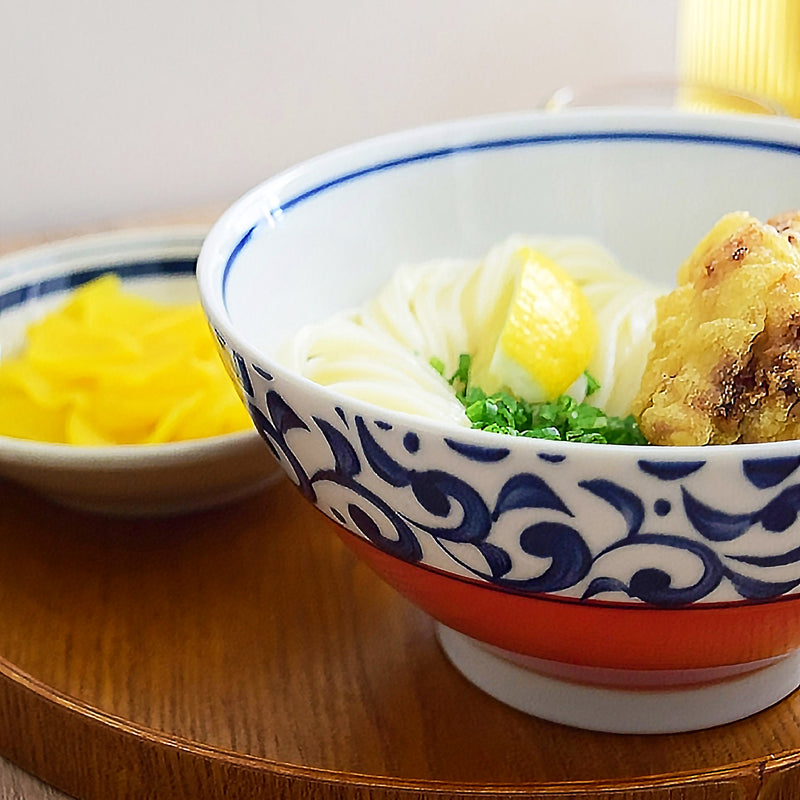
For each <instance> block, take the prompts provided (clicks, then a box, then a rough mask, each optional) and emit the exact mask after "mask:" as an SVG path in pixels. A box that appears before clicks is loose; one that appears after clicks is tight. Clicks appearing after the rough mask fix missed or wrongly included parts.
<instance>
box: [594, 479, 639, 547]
mask: <svg viewBox="0 0 800 800" xmlns="http://www.w3.org/2000/svg"><path fill="white" fill-rule="evenodd" d="M578 486H580V487H581V488H583V489H586V490H587V491H589V492H591V493H592V494H593V495H595V496H596V497H599V498H600V499H601V500H605V501H606V503H608V504H609V505H610V506H611V507H612V508H614V509H616V510H617V511H619V513H620V514H621V515H622V518H623V519H624V520H625V524H626V526H627V528H628V533H627V535H628V536H629V537H630V536H636V535H637V534H638V533H639V531H640V529H641V527H642V523H643V522H644V503H642V501H641V500H640V499H639V497H638V496H637V495H635V494H634V493H633V492H632V491H631V490H630V489H626V488H625V487H624V486H620V485H619V484H616V483H614V482H613V481H609V480H607V479H605V478H595V479H593V480H587V481H580V482H579V483H578Z"/></svg>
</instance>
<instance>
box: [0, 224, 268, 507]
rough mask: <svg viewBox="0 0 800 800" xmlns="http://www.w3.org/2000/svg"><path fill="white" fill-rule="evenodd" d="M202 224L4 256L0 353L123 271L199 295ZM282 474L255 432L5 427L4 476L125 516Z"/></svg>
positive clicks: (152, 284)
mask: <svg viewBox="0 0 800 800" xmlns="http://www.w3.org/2000/svg"><path fill="white" fill-rule="evenodd" d="M205 232H206V230H205V229H201V228H197V227H180V228H168V229H153V230H137V231H123V232H117V233H109V234H100V235H96V236H83V237H76V238H74V239H70V240H66V241H62V242H58V243H55V244H51V245H46V246H42V247H37V248H32V249H29V250H25V251H21V252H18V253H14V254H11V255H9V256H7V257H5V258H3V259H2V260H0V356H2V355H4V354H9V353H13V352H14V351H15V349H17V348H18V347H19V346H20V345H21V344H22V342H23V341H24V335H25V328H26V326H27V325H28V323H30V322H31V321H32V320H34V319H36V318H37V317H39V316H41V315H42V314H44V313H46V312H47V311H48V310H50V309H52V308H54V307H55V306H57V305H58V304H59V303H60V302H62V301H63V299H64V297H65V295H66V293H68V292H69V290H70V288H73V287H74V286H76V285H78V284H79V283H82V282H85V281H86V280H88V279H90V278H93V277H96V276H98V275H99V274H101V273H103V272H108V271H114V272H117V273H119V274H120V275H121V276H122V277H123V280H125V281H126V284H128V283H129V285H131V286H135V287H136V289H137V291H139V292H140V293H142V294H144V295H147V296H150V297H153V298H154V299H161V300H165V301H168V302H176V303H177V302H190V301H192V300H195V299H197V284H196V280H195V277H194V266H195V263H196V260H197V254H198V252H199V250H200V246H201V244H202V241H203V238H204V235H205ZM279 474H280V473H279V472H278V471H277V469H276V467H275V466H273V463H272V462H271V456H270V454H269V451H268V449H267V448H266V447H265V445H264V443H263V441H262V440H261V438H260V437H259V436H258V434H257V433H256V431H254V430H253V431H244V432H242V433H237V434H231V435H226V436H218V437H212V438H209V439H204V440H197V441H188V442H175V443H169V444H158V445H126V446H114V447H74V446H70V445H62V444H48V443H44V442H33V441H26V440H22V439H14V438H11V437H2V436H0V476H3V477H6V478H9V479H11V480H14V481H17V482H19V483H22V484H25V485H27V486H29V487H30V488H32V489H35V490H36V491H38V492H40V493H42V494H44V495H46V496H47V497H49V498H51V499H52V500H55V501H57V502H59V503H61V504H64V505H69V506H73V507H76V508H81V509H86V510H90V511H98V512H103V513H110V514H122V515H158V514H175V513H181V512H185V511H192V510H197V509H201V508H209V507H213V506H216V505H220V504H223V503H226V502H230V501H232V500H235V499H237V498H239V497H243V496H246V495H248V494H251V493H252V492H254V491H256V490H258V489H259V488H261V487H262V486H264V485H265V484H266V483H267V482H269V481H270V480H273V479H274V478H276V477H277V476H278V475H279Z"/></svg>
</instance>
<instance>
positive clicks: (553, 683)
mask: <svg viewBox="0 0 800 800" xmlns="http://www.w3.org/2000/svg"><path fill="white" fill-rule="evenodd" d="M437 635H438V638H439V642H440V644H441V646H442V649H443V650H444V652H445V654H446V655H447V657H448V658H449V659H450V661H451V662H452V664H453V665H454V666H455V667H456V669H458V670H459V672H461V674H462V675H464V677H466V678H467V680H469V681H471V682H472V683H473V684H475V686H477V687H478V688H479V689H482V690H483V691H484V692H486V693H487V694H489V695H491V696H492V697H494V698H495V699H497V700H500V701H501V702H502V703H505V704H506V705H509V706H512V707H513V708H516V709H518V710H519V711H524V712H525V713H526V714H531V715H533V716H536V717H540V718H542V719H546V720H549V721H551V722H558V723H561V724H563V725H571V726H573V727H576V728H584V729H587V730H595V731H604V732H607V733H679V732H684V731H693V730H701V729H704V728H711V727H714V726H716V725H723V724H725V723H728V722H734V721H735V720H738V719H744V718H745V717H749V716H750V715H752V714H755V713H757V712H758V711H762V710H763V709H765V708H768V707H769V706H771V705H774V704H775V703H777V702H778V701H779V700H782V699H783V698H784V697H786V696H787V695H788V694H790V693H791V692H793V691H794V690H795V689H796V688H797V687H798V686H800V651H796V652H793V653H790V654H789V655H787V656H785V657H783V658H780V659H778V660H777V661H774V662H771V663H769V664H768V665H767V666H760V667H758V668H756V669H754V670H752V671H749V672H746V673H744V674H740V675H736V676H734V677H728V678H725V679H722V680H720V679H716V680H714V681H713V682H711V681H710V682H707V683H694V684H690V685H672V686H668V688H663V689H653V688H641V686H640V687H639V688H624V687H621V686H608V685H592V684H590V683H587V682H578V681H575V680H567V679H564V678H561V677H556V676H555V675H553V674H548V675H544V674H542V673H541V672H537V671H534V670H532V669H529V668H527V667H525V666H522V665H520V664H519V663H514V662H515V660H517V657H516V656H514V654H512V653H508V654H505V655H504V651H502V650H499V649H497V648H489V647H488V646H486V645H484V644H482V643H480V642H477V641H475V640H474V639H471V638H470V637H468V636H465V635H464V634H462V633H458V632H457V631H454V630H452V629H451V628H448V627H446V626H444V625H442V624H441V623H437ZM550 663H552V662H550ZM631 677H632V679H634V678H635V677H636V671H632V673H631Z"/></svg>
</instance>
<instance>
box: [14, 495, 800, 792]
mask: <svg viewBox="0 0 800 800" xmlns="http://www.w3.org/2000/svg"><path fill="white" fill-rule="evenodd" d="M0 554H2V556H1V557H0V654H2V659H1V660H0V753H1V754H2V755H4V756H6V757H7V758H9V759H10V760H12V761H14V762H15V763H17V764H18V765H20V766H21V767H23V768H24V769H26V770H28V771H29V772H32V773H33V774H35V775H37V776H39V777H41V778H42V779H44V780H45V781H47V782H49V783H51V784H53V785H54V786H57V787H58V788H60V789H62V790H63V791H65V792H67V793H69V794H71V795H74V796H75V797H77V798H81V800H101V798H102V800H108V799H109V798H112V797H113V798H142V797H148V798H165V799H166V798H169V800H178V799H179V798H192V800H204V799H205V798H223V797H224V798H227V800H237V799H238V798H248V799H251V798H256V797H259V798H261V797H283V798H305V799H306V800H312V799H313V798H334V797H336V798H366V797H376V798H387V799H388V798H392V800H399V799H400V798H409V799H410V798H415V800H421V799H422V798H446V797H474V798H477V797H481V798H495V797H496V798H499V797H513V796H517V797H519V796H528V797H537V798H539V797H541V798H559V799H560V800H568V799H569V798H587V797H614V798H624V799H625V800H639V798H647V799H648V800H652V799H653V798H665V799H666V798H669V800H679V799H684V798H685V799H687V800H694V799H695V798H696V799H697V800H700V798H702V800H716V798H726V800H729V799H730V798H734V799H735V800H745V799H748V798H756V797H758V798H759V800H765V799H766V798H789V797H794V796H796V793H795V792H793V790H792V788H791V787H796V786H797V785H798V782H800V725H798V713H800V696H798V695H794V696H792V697H790V698H789V699H788V700H785V701H784V702H782V703H780V704H779V705H777V706H775V707H774V708H772V709H769V710H767V711H765V712H762V713H761V714H759V715H758V716H756V717H754V718H751V719H749V720H746V721H744V722H740V723H736V724H733V725H728V726H725V727H721V728H717V729H714V730H710V731H705V732H699V733H692V734H681V735H671V736H651V737H641V736H615V735H611V734H597V733H589V732H585V731H579V730H574V729H570V728H566V727H562V726H559V725H555V724H552V723H547V722H543V721H541V720H537V719H534V718H531V717H528V716H525V715H524V714H521V713H518V712H516V711H514V710H512V709H510V708H507V707H505V706H503V705H501V704H499V703H497V702H496V701H494V700H492V699H491V698H490V697H488V696H487V695H484V694H483V693H482V692H480V691H479V690H478V689H476V688H475V687H473V686H472V685H471V684H470V683H468V682H467V681H466V680H465V679H463V678H462V677H461V676H460V675H459V674H458V673H457V672H456V671H455V669H453V668H452V667H451V666H450V665H449V663H448V662H447V661H446V659H445V657H444V655H443V654H442V652H441V651H440V649H439V647H438V645H437V642H436V639H435V638H434V630H433V623H432V622H431V620H430V619H429V618H428V617H426V615H425V614H423V613H422V612H420V611H418V610H417V609H415V608H414V607H412V606H411V605H410V604H409V603H408V602H406V601H405V600H404V599H403V598H401V597H400V596H398V595H397V594H395V593H394V591H393V590H391V589H389V588H388V587H386V586H385V585H384V584H382V583H381V582H380V581H379V580H378V579H377V578H376V577H375V576H374V575H373V574H372V573H371V572H370V571H369V570H368V569H367V568H366V567H364V566H363V565H362V564H360V563H359V562H357V561H356V560H355V559H354V557H353V556H352V555H351V553H350V552H349V551H348V550H347V549H346V548H345V547H344V546H343V545H342V543H341V542H340V541H339V539H338V538H337V536H336V535H335V530H334V527H333V525H332V524H331V523H329V522H328V521H327V520H326V519H324V518H323V517H322V516H321V515H319V514H318V513H317V512H316V511H315V510H314V509H313V508H311V507H310V506H309V505H308V504H307V503H306V502H305V501H304V500H302V499H301V497H300V496H299V493H297V492H296V491H295V490H294V488H293V487H292V486H290V485H289V484H288V483H287V482H281V483H280V484H278V485H277V486H275V487H273V488H272V489H270V490H268V491H266V492H264V493H263V494H261V495H259V496H257V497H255V498H252V499H251V500H248V501H246V502H243V503H240V504H238V505H235V506H232V507H229V508H227V509H224V510H220V511H216V512H212V513H203V514H198V515H193V516H186V517H180V518H175V519H169V520H109V519H104V518H101V517H97V516H90V515H83V514H79V513H77V512H73V511H67V510H65V509H62V508H59V507H56V506H54V505H50V504H49V503H47V502H45V501H42V500H41V499H39V498H38V497H36V496H34V495H32V494H30V493H28V492H27V491H24V490H21V489H19V488H17V487H14V486H12V485H10V484H2V483H0Z"/></svg>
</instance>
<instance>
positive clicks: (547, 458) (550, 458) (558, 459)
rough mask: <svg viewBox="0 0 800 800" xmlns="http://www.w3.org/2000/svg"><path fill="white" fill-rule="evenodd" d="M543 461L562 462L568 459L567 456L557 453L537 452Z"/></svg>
mask: <svg viewBox="0 0 800 800" xmlns="http://www.w3.org/2000/svg"><path fill="white" fill-rule="evenodd" d="M536 455H537V456H538V457H539V458H541V459H542V461H548V462H549V463H550V464H560V463H561V462H562V461H566V460H567V457H566V456H559V455H555V453H537V454H536Z"/></svg>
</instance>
